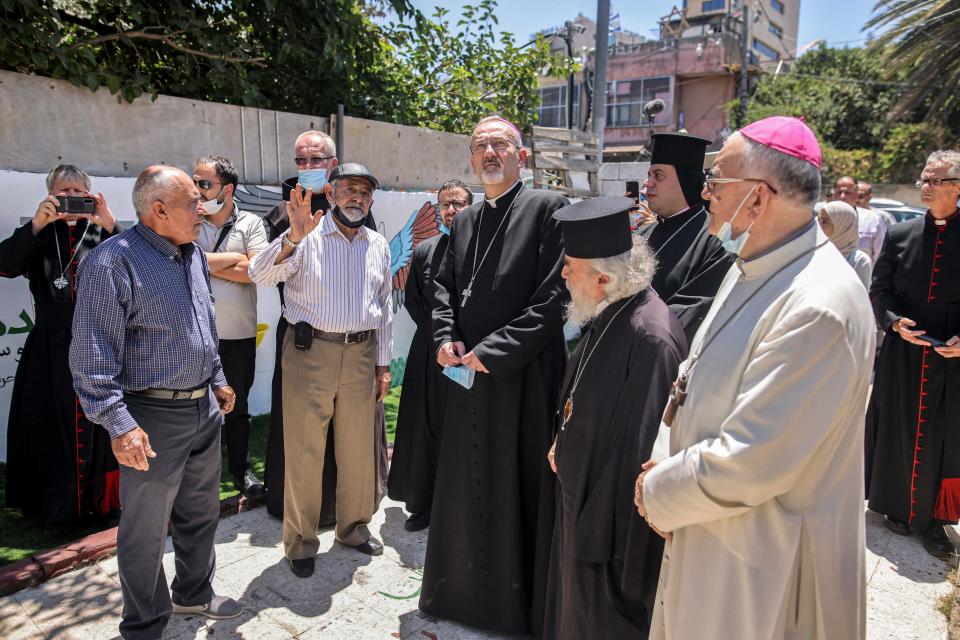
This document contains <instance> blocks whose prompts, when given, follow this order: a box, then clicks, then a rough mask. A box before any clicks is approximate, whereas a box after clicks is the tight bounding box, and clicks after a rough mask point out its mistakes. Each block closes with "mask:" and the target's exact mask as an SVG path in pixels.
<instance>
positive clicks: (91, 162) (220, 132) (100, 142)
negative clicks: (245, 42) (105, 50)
mask: <svg viewBox="0 0 960 640" xmlns="http://www.w3.org/2000/svg"><path fill="white" fill-rule="evenodd" d="M330 122H331V119H330V118H327V117H322V116H316V115H305V114H297V113H285V112H280V111H271V110H268V109H256V108H251V107H238V106H233V105H225V104H217V103H213V102H203V101H200V100H188V99H184V98H173V97H170V96H159V97H158V98H157V99H156V101H153V102H151V101H150V98H149V97H147V96H141V97H140V98H138V99H137V100H135V101H134V102H133V103H132V104H127V103H125V102H118V101H117V97H116V96H112V95H110V92H109V91H107V90H106V89H102V88H101V89H99V90H98V91H96V92H91V91H89V90H88V89H86V88H81V87H75V86H73V85H72V84H70V83H69V82H64V81H62V80H53V79H50V78H43V77H40V76H31V75H26V74H21V73H13V72H10V71H0V169H6V170H10V171H24V172H32V173H46V172H47V171H49V169H50V168H51V167H53V166H54V165H57V164H60V163H71V164H76V165H78V166H80V167H82V168H83V169H84V170H86V171H87V172H88V173H90V174H91V175H94V176H112V177H135V176H136V175H137V174H138V173H140V171H141V170H142V169H143V168H144V167H146V166H149V165H151V164H156V163H161V162H162V163H164V164H168V165H172V166H177V167H182V168H190V167H192V166H193V162H194V160H195V159H196V158H198V157H199V156H202V155H206V154H216V155H222V156H226V157H228V158H230V160H232V161H233V162H234V164H235V165H236V166H237V169H238V170H239V172H240V182H242V183H253V184H261V185H271V184H279V183H280V181H281V180H282V179H285V178H288V177H290V176H292V175H295V174H296V170H297V168H296V165H295V164H294V162H293V157H294V153H293V142H294V140H295V139H296V137H297V135H299V134H300V133H301V132H303V131H307V130H309V129H318V130H321V131H329V130H330V128H331V127H330ZM344 125H345V127H346V129H345V131H344V145H343V146H344V149H343V151H344V152H345V155H344V156H343V157H344V158H345V159H346V160H349V161H354V162H361V163H363V164H365V165H367V167H368V168H370V170H371V171H373V173H374V174H375V175H377V177H378V178H380V182H381V185H382V186H383V187H386V188H400V189H436V188H437V187H438V186H439V185H440V184H441V183H442V182H443V181H444V180H447V179H450V178H460V179H461V180H464V181H465V182H469V183H476V179H475V178H474V177H473V174H472V173H471V171H470V161H469V139H468V137H467V136H465V135H455V134H451V133H443V132H440V131H433V130H431V129H420V128H417V127H404V126H400V125H394V124H389V123H384V122H374V121H371V120H363V119H360V118H350V117H347V118H344ZM331 135H333V132H332V131H331Z"/></svg>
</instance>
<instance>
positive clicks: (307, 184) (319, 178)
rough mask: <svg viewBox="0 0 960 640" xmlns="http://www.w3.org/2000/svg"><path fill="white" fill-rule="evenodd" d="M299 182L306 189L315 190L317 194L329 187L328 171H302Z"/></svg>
mask: <svg viewBox="0 0 960 640" xmlns="http://www.w3.org/2000/svg"><path fill="white" fill-rule="evenodd" d="M298 181H299V182H300V184H302V185H303V188H304V189H313V192H314V193H317V192H318V191H320V189H323V188H324V187H325V186H326V185H327V170H326V169H301V170H300V177H299V178H298Z"/></svg>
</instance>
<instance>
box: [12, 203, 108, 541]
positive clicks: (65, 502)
mask: <svg viewBox="0 0 960 640" xmlns="http://www.w3.org/2000/svg"><path fill="white" fill-rule="evenodd" d="M87 224H88V222H87V221H85V220H81V221H79V222H77V224H76V225H75V226H70V225H68V224H67V223H66V222H62V221H57V222H51V223H49V224H48V225H47V226H45V227H44V228H43V229H41V230H40V233H39V234H38V235H37V236H34V235H33V229H32V227H31V223H30V222H28V223H26V224H25V225H23V226H22V227H20V228H19V229H17V230H16V231H14V232H13V235H12V236H10V237H9V238H7V239H6V240H4V241H3V242H2V243H0V276H3V277H5V278H15V277H17V276H21V275H25V276H26V277H27V279H28V280H29V281H30V293H31V294H33V300H34V305H35V309H36V322H35V325H34V327H33V329H32V330H31V331H30V334H29V335H28V336H27V341H26V343H24V346H23V353H22V354H21V355H20V363H19V364H18V365H17V375H16V380H15V381H14V384H13V395H12V397H11V401H10V419H9V421H8V423H7V485H6V494H7V495H6V503H7V506H8V507H17V508H20V509H22V510H23V512H24V513H26V514H29V515H33V516H36V517H37V518H38V519H40V520H41V521H42V522H44V523H50V524H54V523H55V524H63V523H69V522H76V521H78V520H81V519H83V518H85V517H87V516H90V515H104V514H107V513H110V512H112V511H116V510H118V509H119V508H120V497H119V493H118V491H119V486H120V485H119V472H118V471H117V461H116V458H114V456H113V452H112V451H111V449H110V435H109V434H108V433H107V432H106V430H105V429H103V428H102V427H100V426H99V425H95V424H93V423H92V422H90V421H89V420H87V418H86V416H85V415H84V414H83V410H82V409H81V408H80V403H79V402H78V401H77V397H76V395H75V393H74V391H73V376H72V374H71V373H70V366H69V364H68V362H67V352H68V350H69V348H70V339H71V335H72V331H71V324H72V322H73V309H74V305H75V301H76V288H75V282H74V272H75V270H76V268H77V265H78V264H79V263H80V261H81V260H83V259H84V257H86V255H87V254H88V253H89V252H90V250H91V249H93V248H94V247H96V246H97V245H98V244H100V242H101V240H103V239H105V238H108V237H109V236H111V235H113V234H111V233H108V232H107V231H104V230H103V229H101V228H100V227H98V226H97V225H92V226H91V227H90V228H89V230H87ZM114 231H115V232H116V231H119V228H117V229H115V230H114ZM81 238H82V241H81ZM57 243H59V248H60V253H59V259H58V255H57ZM78 243H79V245H80V246H79V250H77V251H76V254H74V250H75V249H77V245H78ZM71 256H73V260H72V261H71ZM64 269H65V270H64ZM61 271H64V273H63V277H64V278H65V279H66V280H68V281H69V284H68V286H66V287H64V288H62V289H58V288H57V287H55V286H54V284H53V282H54V280H56V279H57V278H58V277H59V276H60V272H61Z"/></svg>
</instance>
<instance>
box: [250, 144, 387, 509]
mask: <svg viewBox="0 0 960 640" xmlns="http://www.w3.org/2000/svg"><path fill="white" fill-rule="evenodd" d="M297 155H298V156H300V155H301V154H300V153H299V152H298V153H297ZM334 166H336V163H334V164H333V165H331V166H330V169H331V170H332V169H333V167H334ZM282 187H283V201H282V202H280V203H279V204H277V205H275V206H274V207H273V208H271V209H270V211H268V212H267V214H266V215H265V216H264V222H265V225H266V229H267V237H268V238H269V239H270V241H271V242H273V241H274V240H276V239H277V238H279V237H280V236H281V235H282V234H283V233H284V232H285V231H286V230H287V229H289V228H290V221H289V220H288V219H287V202H288V201H289V200H290V192H291V191H294V190H295V189H296V188H297V178H289V179H287V180H284V182H283V185H282ZM311 208H312V209H313V211H329V210H330V205H329V204H328V203H327V198H326V196H325V195H324V194H323V191H321V190H318V192H317V193H314V194H313V201H312V204H311ZM364 225H365V226H366V227H367V228H369V229H372V230H374V231H376V230H377V224H376V220H375V219H374V217H373V211H372V210H371V212H370V213H369V214H368V215H367V220H366V222H364ZM277 290H278V291H279V292H280V305H281V307H282V306H283V283H282V282H281V283H280V284H278V285H277ZM286 332H287V320H286V318H284V317H283V314H282V313H281V314H280V317H279V318H278V320H277V349H276V354H277V355H276V362H275V364H274V367H273V380H272V382H271V390H270V432H269V433H268V435H267V459H266V465H265V469H264V485H265V486H266V488H267V512H268V513H269V514H270V515H272V516H273V517H275V518H280V519H283V476H284V463H283V461H284V455H283V401H282V398H283V367H282V366H281V364H280V356H281V355H282V353H283V348H282V347H283V336H284V335H285V334H286ZM375 422H376V425H375V426H376V427H377V429H378V432H377V434H376V438H375V444H376V446H377V457H376V460H377V482H376V485H375V486H376V489H377V495H376V502H378V503H379V502H380V498H381V497H382V495H383V493H384V492H385V490H386V482H387V480H386V477H387V441H386V429H385V427H384V426H383V425H384V415H383V403H382V402H378V403H377V416H376V418H375ZM333 452H334V446H333V429H328V430H327V446H326V450H325V453H324V461H323V507H322V508H321V510H320V522H319V524H320V525H321V526H328V525H332V524H333V523H334V522H336V517H335V514H336V504H337V461H336V460H335V459H334V455H333Z"/></svg>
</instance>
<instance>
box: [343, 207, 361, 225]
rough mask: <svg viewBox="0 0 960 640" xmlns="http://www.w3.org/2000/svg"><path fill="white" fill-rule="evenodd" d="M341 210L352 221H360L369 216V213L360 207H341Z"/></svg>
mask: <svg viewBox="0 0 960 640" xmlns="http://www.w3.org/2000/svg"><path fill="white" fill-rule="evenodd" d="M340 210H341V211H343V215H345V216H346V217H347V220H349V221H350V222H359V221H360V220H363V219H364V218H366V217H367V214H366V213H364V212H363V209H361V208H360V207H340Z"/></svg>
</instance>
